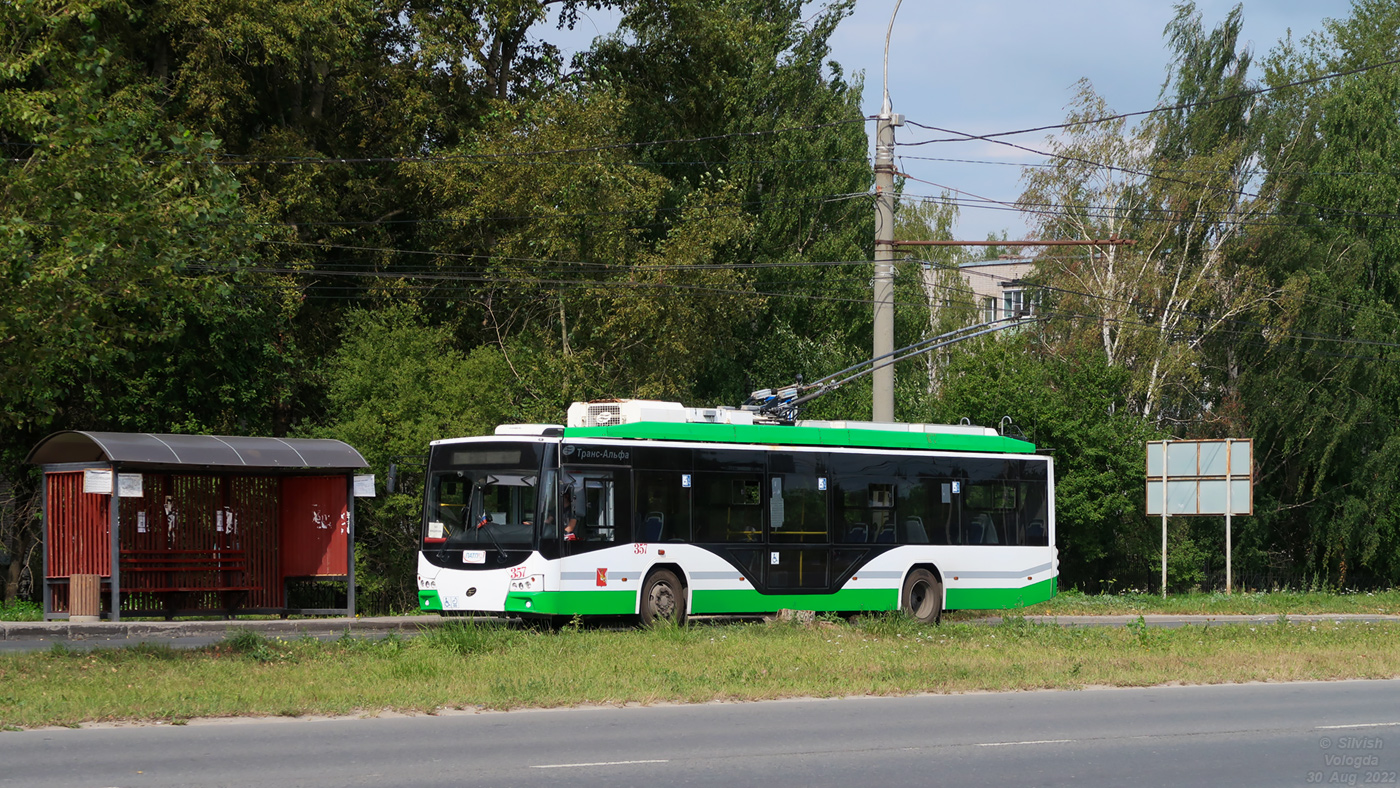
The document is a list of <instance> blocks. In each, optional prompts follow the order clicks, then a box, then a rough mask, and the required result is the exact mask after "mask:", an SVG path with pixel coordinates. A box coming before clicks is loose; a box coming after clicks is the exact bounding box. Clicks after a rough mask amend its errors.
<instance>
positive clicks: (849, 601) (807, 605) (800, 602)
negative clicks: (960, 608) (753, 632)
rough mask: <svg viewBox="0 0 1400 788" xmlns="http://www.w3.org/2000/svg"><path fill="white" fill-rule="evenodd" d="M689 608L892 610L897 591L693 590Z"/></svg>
mask: <svg viewBox="0 0 1400 788" xmlns="http://www.w3.org/2000/svg"><path fill="white" fill-rule="evenodd" d="M693 596H694V598H693V600H692V601H691V606H692V608H691V611H690V612H692V613H695V614H696V615H709V614H712V613H776V612H777V611H779V610H817V611H843V612H844V611H852V612H854V611H858V610H894V609H895V608H897V607H899V592H898V591H896V590H894V589H892V588H847V589H843V590H841V591H837V592H836V593H834V594H760V593H759V592H757V591H754V590H752V589H747V588H743V589H735V590H732V591H696V592H695V593H694V595H693Z"/></svg>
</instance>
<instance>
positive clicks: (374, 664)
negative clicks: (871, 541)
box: [0, 617, 1400, 730]
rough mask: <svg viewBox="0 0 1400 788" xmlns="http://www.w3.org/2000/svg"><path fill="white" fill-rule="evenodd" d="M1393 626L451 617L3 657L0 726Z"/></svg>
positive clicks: (1324, 674)
mask: <svg viewBox="0 0 1400 788" xmlns="http://www.w3.org/2000/svg"><path fill="white" fill-rule="evenodd" d="M1397 642H1400V625H1395V624H1390V623H1382V624H1359V623H1343V624H1330V623H1329V624H1297V623H1289V622H1288V621H1287V620H1286V619H1280V621H1279V622H1277V623H1271V624H1268V625H1256V626H1247V625H1240V626H1221V627H1210V628H1204V627H1188V628H1183V629H1174V630H1165V629H1149V628H1147V627H1145V626H1141V625H1140V624H1133V625H1129V626H1126V627H1107V628H1075V627H1070V628H1062V627H1058V626H1050V625H1036V624H1032V623H1028V622H1026V621H1025V620H1024V619H1020V618H1009V619H1007V621H1006V622H1005V623H1003V624H1002V625H1000V626H991V627H989V626H982V625H971V624H951V625H944V626H942V627H926V626H921V625H918V624H916V623H914V622H912V621H910V620H907V619H904V618H902V617H879V618H872V619H867V620H865V621H863V622H861V623H858V624H856V625H849V624H845V623H836V622H827V621H823V622H820V623H819V624H818V625H817V626H814V627H802V626H796V625H761V624H732V625H723V626H706V625H701V626H691V627H686V628H674V627H671V628H667V627H658V628H654V629H650V630H642V631H604V630H596V629H587V628H585V629H565V630H564V631H562V632H557V633H549V632H537V631H530V630H525V629H519V628H510V627H505V626H491V625H474V624H461V625H457V624H453V625H450V626H447V627H443V628H441V629H437V630H432V631H427V632H424V633H423V634H422V635H421V636H420V637H416V638H411V639H402V638H398V637H392V636H391V637H386V638H383V639H379V640H363V639H355V638H349V637H347V638H342V639H341V640H339V641H333V642H327V643H323V642H319V641H316V640H313V639H309V638H307V639H299V640H278V639H268V638H265V637H263V636H261V635H259V634H257V633H253V632H248V631H244V632H242V633H240V634H238V635H235V636H233V637H231V638H230V639H229V640H226V641H224V642H223V643H221V644H219V645H217V646H213V647H210V648H207V649H202V650H196V651H175V650H172V649H169V648H164V647H155V646H139V647H134V648H126V649H98V650H95V651H91V652H87V651H82V652H79V651H71V650H66V649H62V648H57V647H56V648H54V649H53V650H51V651H47V652H40V653H31V654H20V655H6V656H0V730H13V729H15V728H32V727H36V726H45V725H76V724H79V723H83V722H98V721H122V720H137V721H142V720H144V721H154V720H164V721H170V722H176V723H178V722H181V721H184V720H187V719H189V718H192V717H219V716H240V715H289V716H301V715H309V714H366V713H367V714H374V713H378V712H379V711H383V710H394V711H402V712H419V713H432V712H434V711H436V710H440V709H445V708H459V709H460V708H487V709H513V708H521V707H552V706H571V705H578V704H622V703H643V704H649V703H663V702H687V703H695V702H704V701H710V700H717V699H720V700H764V699H773V698H785V697H802V696H809V697H832V696H848V695H901V694H909V693H919V692H967V691H978V690H1032V689H1078V688H1083V687H1086V686H1095V685H1110V686H1148V685H1154V684H1163V683H1172V682H1180V683H1193V684H1195V683H1200V684H1210V683H1225V682H1246V681H1296V680H1314V679H1345V678H1373V679H1375V678H1394V677H1397V676H1400V649H1397V648H1396V645H1397Z"/></svg>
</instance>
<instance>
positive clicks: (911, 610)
mask: <svg viewBox="0 0 1400 788" xmlns="http://www.w3.org/2000/svg"><path fill="white" fill-rule="evenodd" d="M899 609H900V610H903V611H904V612H905V613H908V614H909V615H910V616H913V617H914V618H916V619H918V620H919V621H922V622H924V623H925V624H937V623H938V620H939V619H940V618H942V617H943V584H942V583H940V582H938V578H936V577H934V576H933V573H932V572H930V571H928V570H927V569H915V570H914V571H912V572H910V573H909V576H908V577H906V578H904V591H903V592H902V593H901V594H900V595H899Z"/></svg>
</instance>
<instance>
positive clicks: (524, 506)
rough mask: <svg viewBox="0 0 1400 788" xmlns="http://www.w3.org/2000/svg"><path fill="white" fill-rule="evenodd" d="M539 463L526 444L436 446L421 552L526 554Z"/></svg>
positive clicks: (531, 535) (537, 454)
mask: <svg viewBox="0 0 1400 788" xmlns="http://www.w3.org/2000/svg"><path fill="white" fill-rule="evenodd" d="M539 460H540V450H539V448H538V447H536V446H529V445H510V444H503V445H501V444H466V445H448V446H440V447H435V448H434V456H433V459H432V462H431V463H430V466H431V467H430V470H429V476H428V496H427V502H426V503H427V510H426V512H425V514H426V518H425V519H426V522H425V526H424V531H423V544H424V547H425V548H426V549H443V548H448V549H458V548H463V547H469V548H487V547H495V548H498V549H530V548H531V547H532V545H533V543H534V521H535V517H536V511H535V510H536V502H537V500H538V496H537V494H536V492H537V485H538V484H539V478H540V466H539Z"/></svg>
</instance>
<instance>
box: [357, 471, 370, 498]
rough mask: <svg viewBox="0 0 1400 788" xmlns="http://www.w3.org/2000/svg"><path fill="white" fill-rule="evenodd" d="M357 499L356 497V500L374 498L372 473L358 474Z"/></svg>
mask: <svg viewBox="0 0 1400 788" xmlns="http://www.w3.org/2000/svg"><path fill="white" fill-rule="evenodd" d="M355 497H356V498H373V497H374V474H372V473H361V474H357V475H356V476H355Z"/></svg>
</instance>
